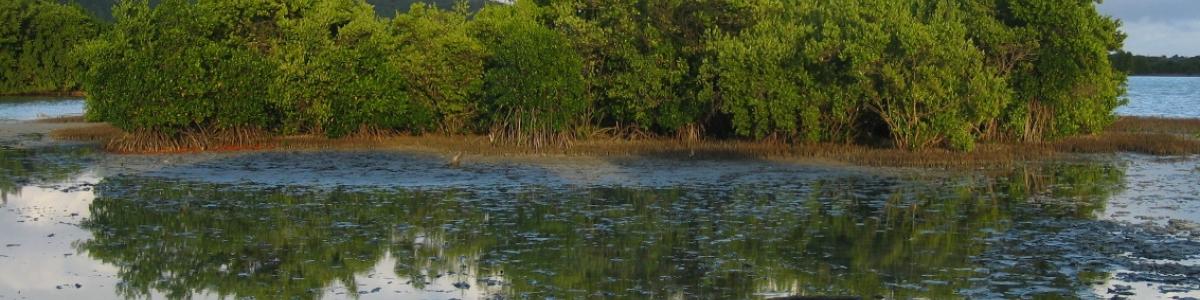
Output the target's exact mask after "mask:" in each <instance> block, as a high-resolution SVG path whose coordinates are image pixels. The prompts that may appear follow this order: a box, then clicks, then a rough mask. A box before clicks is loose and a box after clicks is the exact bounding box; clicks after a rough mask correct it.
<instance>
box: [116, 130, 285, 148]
mask: <svg viewBox="0 0 1200 300" xmlns="http://www.w3.org/2000/svg"><path fill="white" fill-rule="evenodd" d="M274 147H276V146H275V144H274V138H272V137H271V135H270V134H269V133H267V132H265V131H262V130H257V129H245V128H240V129H222V130H198V131H187V132H183V133H181V134H179V135H176V136H171V135H167V134H163V133H158V132H152V131H138V132H133V133H122V134H119V135H117V136H115V137H113V138H111V139H108V140H107V141H105V142H104V149H105V150H108V151H112V152H117V153H174V152H195V151H244V150H261V149H270V148H274Z"/></svg>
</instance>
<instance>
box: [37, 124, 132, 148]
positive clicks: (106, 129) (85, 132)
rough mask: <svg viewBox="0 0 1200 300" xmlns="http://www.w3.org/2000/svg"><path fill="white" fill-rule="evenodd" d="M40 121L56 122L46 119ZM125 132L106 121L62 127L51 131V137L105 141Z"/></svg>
mask: <svg viewBox="0 0 1200 300" xmlns="http://www.w3.org/2000/svg"><path fill="white" fill-rule="evenodd" d="M38 122H45V123H55V122H50V121H46V120H38ZM122 134H125V132H124V131H121V129H119V128H116V127H113V126H111V125H108V124H104V123H97V124H89V125H84V126H76V127H68V128H61V129H57V130H54V131H51V132H50V137H52V138H56V139H60V140H69V141H88V142H105V143H107V142H108V141H109V140H112V139H114V138H116V137H119V136H121V135H122Z"/></svg>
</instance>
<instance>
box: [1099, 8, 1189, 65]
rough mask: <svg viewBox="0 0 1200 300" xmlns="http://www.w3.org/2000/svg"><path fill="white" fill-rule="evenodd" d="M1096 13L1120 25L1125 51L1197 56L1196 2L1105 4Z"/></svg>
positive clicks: (1145, 53) (1142, 53) (1144, 53)
mask: <svg viewBox="0 0 1200 300" xmlns="http://www.w3.org/2000/svg"><path fill="white" fill-rule="evenodd" d="M1100 12H1102V13H1104V14H1107V15H1110V16H1114V17H1117V18H1118V19H1121V21H1122V22H1123V23H1124V25H1123V26H1122V27H1121V30H1122V31H1124V32H1125V34H1127V35H1128V36H1129V37H1128V38H1126V39H1125V50H1126V51H1129V52H1133V53H1134V54H1141V55H1167V56H1171V55H1182V56H1200V0H1105V1H1104V3H1103V4H1101V5H1100Z"/></svg>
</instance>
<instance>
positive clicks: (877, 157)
mask: <svg viewBox="0 0 1200 300" xmlns="http://www.w3.org/2000/svg"><path fill="white" fill-rule="evenodd" d="M1193 130H1200V120H1180V119H1157V118H1122V119H1121V120H1120V121H1118V122H1117V124H1114V125H1113V127H1112V128H1111V129H1109V130H1108V131H1106V132H1104V133H1100V134H1096V135H1091V136H1080V137H1073V138H1067V139H1064V140H1060V141H1056V142H1050V143H1032V144H1008V143H985V144H980V145H979V146H978V147H977V149H976V150H975V151H972V152H956V151H950V150H944V149H929V150H924V151H917V152H913V151H907V150H901V149H894V148H879V147H871V146H864V145H850V144H832V143H818V144H792V143H788V142H785V141H783V139H767V140H765V141H751V140H708V139H705V138H703V137H702V132H699V131H698V130H697V129H689V130H681V133H679V134H677V135H674V136H659V137H655V136H642V137H640V138H631V137H629V136H631V135H638V134H637V133H630V132H622V131H620V130H609V131H604V130H597V131H595V133H594V134H591V135H590V136H589V135H587V134H583V135H582V136H585V137H586V138H583V139H578V140H576V139H572V138H570V136H567V135H562V136H548V135H547V136H528V135H527V136H516V135H512V134H511V133H504V132H500V131H497V132H494V133H493V134H490V135H486V136H485V135H436V134H431V135H422V136H413V135H407V134H403V133H399V132H395V131H388V130H378V129H372V128H361V129H360V130H359V131H358V132H356V133H355V134H351V135H349V136H347V137H344V138H338V139H330V138H327V137H325V136H319V135H297V136H285V137H278V136H272V135H271V134H270V133H268V132H265V131H262V130H254V129H231V130H210V131H194V132H185V133H183V134H181V135H178V136H174V137H171V136H166V135H162V134H155V133H150V132H135V133H124V132H121V131H120V130H118V129H116V128H113V127H112V126H108V125H103V124H101V125H94V126H85V127H74V128H67V129H60V130H57V131H55V132H53V133H52V136H54V137H56V138H60V139H69V140H87V141H100V142H102V144H103V145H104V147H105V149H107V150H109V151H113V152H119V153H161V152H191V151H238V150H258V149H282V150H317V149H342V150H344V149H405V150H417V151H428V152H433V153H465V154H469V155H484V156H509V155H584V156H648V157H667V158H683V159H731V158H732V159H737V158H752V159H808V160H817V161H829V162H838V163H847V164H856V165H863V166H881V167H923V168H980V167H1006V166H1011V165H1013V164H1014V163H1020V162H1026V161H1037V160H1045V159H1049V158H1055V157H1057V156H1058V155H1059V154H1062V153H1115V152H1136V153H1145V154H1153V155H1185V154H1200V139H1197V138H1194V137H1191V136H1190V135H1191V134H1194V132H1197V131H1193ZM497 135H500V136H497Z"/></svg>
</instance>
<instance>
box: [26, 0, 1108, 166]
mask: <svg viewBox="0 0 1200 300" xmlns="http://www.w3.org/2000/svg"><path fill="white" fill-rule="evenodd" d="M22 1H26V2H30V1H33V0H22ZM33 2H34V3H42V2H38V1H33ZM113 19H114V21H113V23H112V24H107V25H104V26H102V27H103V29H104V30H102V32H101V33H100V34H99V35H98V36H97V37H96V38H94V39H88V40H85V41H82V42H80V43H79V45H78V46H77V47H74V48H73V49H72V50H71V52H70V53H71V54H72V56H73V57H75V58H77V59H78V62H79V63H80V65H81V69H80V70H82V71H80V72H79V78H78V82H79V83H80V86H81V87H82V89H83V90H84V91H86V94H87V119H88V120H90V121H98V122H107V123H108V124H111V125H112V126H115V127H116V128H118V129H120V130H121V131H123V132H125V134H126V136H123V137H121V138H120V139H115V140H117V141H122V142H120V143H118V144H121V145H126V146H122V147H118V148H128V149H147V148H154V147H155V146H156V145H157V146H162V147H165V148H168V149H175V148H192V147H195V148H207V149H211V148H218V146H219V145H220V144H252V143H254V142H255V141H259V140H262V139H278V137H281V136H321V137H328V138H342V137H355V136H377V135H399V136H434V137H455V136H480V137H486V140H487V144H488V145H493V146H494V145H503V146H511V147H527V148H532V149H564V148H568V146H570V145H573V144H574V145H579V144H580V143H585V142H586V141H587V140H589V139H594V138H596V137H606V138H616V139H627V140H628V139H634V140H636V139H643V138H649V139H658V140H663V139H670V140H681V141H699V140H716V141H723V142H726V143H731V144H756V143H762V144H765V145H771V144H785V145H789V146H816V145H839V146H838V147H865V148H878V147H886V148H894V149H898V150H900V151H913V150H924V151H935V152H951V153H957V152H970V151H972V150H975V149H976V148H986V147H977V144H979V143H981V142H985V143H989V144H1019V143H1029V144H1044V143H1047V142H1057V141H1063V140H1064V139H1069V138H1073V137H1076V136H1081V135H1083V136H1094V135H1095V134H1098V133H1101V132H1102V131H1103V130H1104V129H1105V128H1107V127H1108V126H1109V125H1111V124H1112V123H1113V122H1114V121H1115V120H1116V117H1115V116H1114V114H1113V110H1114V109H1115V108H1116V107H1117V106H1119V105H1120V104H1122V101H1123V100H1122V98H1121V95H1123V93H1124V86H1125V80H1126V78H1125V74H1124V73H1123V72H1121V71H1119V70H1117V69H1115V68H1114V67H1113V65H1112V63H1111V62H1110V56H1109V55H1110V53H1114V51H1117V50H1119V49H1121V44H1122V40H1123V35H1122V34H1121V33H1120V32H1119V31H1118V30H1117V28H1118V26H1119V22H1118V21H1116V20H1114V19H1112V18H1110V17H1107V16H1103V15H1101V14H1100V13H1098V12H1097V10H1096V2H1095V1H1090V0H1080V1H1059V0H999V1H996V0H935V1H927V0H897V1H873V0H870V1H869V0H837V1H832V0H827V1H817V0H787V1H784V0H671V1H637V0H605V1H584V0H537V1H533V0H520V1H516V2H515V3H513V4H499V3H491V4H488V5H484V6H482V8H479V9H472V8H469V7H468V5H466V4H465V3H464V4H461V5H459V6H457V7H456V8H455V9H442V8H439V7H437V6H434V5H426V4H415V5H414V6H412V7H411V8H409V9H408V10H406V11H401V12H397V13H396V14H395V16H394V17H380V16H379V15H378V14H376V12H375V10H374V9H373V7H372V6H370V5H369V4H367V3H366V2H365V1H362V0H264V1H235V0H199V1H187V0H163V1H157V2H156V3H155V4H154V5H151V3H149V2H147V1H145V0H130V1H122V2H120V3H119V4H117V6H116V7H114V9H113ZM226 146H228V145H226ZM554 151H557V150H554ZM839 151H840V150H839ZM835 152H836V151H835Z"/></svg>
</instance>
